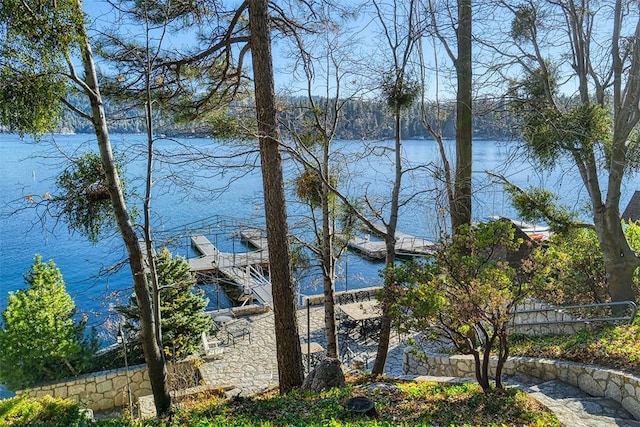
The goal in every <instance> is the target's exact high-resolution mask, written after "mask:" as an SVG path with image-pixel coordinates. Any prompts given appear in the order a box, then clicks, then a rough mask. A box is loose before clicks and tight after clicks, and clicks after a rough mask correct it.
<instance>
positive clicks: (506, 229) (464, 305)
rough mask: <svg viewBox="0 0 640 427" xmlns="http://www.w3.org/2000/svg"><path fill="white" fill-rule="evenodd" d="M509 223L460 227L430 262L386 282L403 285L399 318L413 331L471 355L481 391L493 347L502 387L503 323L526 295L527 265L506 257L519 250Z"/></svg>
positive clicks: (395, 274)
mask: <svg viewBox="0 0 640 427" xmlns="http://www.w3.org/2000/svg"><path fill="white" fill-rule="evenodd" d="M514 233H515V230H514V228H513V226H512V224H511V223H510V222H507V221H494V222H490V223H482V224H478V225H477V226H463V227H461V228H460V229H459V232H458V234H457V235H455V236H454V237H453V238H452V239H451V240H446V241H442V242H441V243H440V245H439V248H438V249H437V250H436V252H435V255H434V258H435V260H434V263H430V264H424V265H422V266H419V265H418V266H416V267H415V268H413V271H404V269H402V268H400V269H398V268H394V269H393V270H392V271H389V272H387V273H386V278H385V285H388V282H389V281H390V280H391V281H395V282H400V283H404V284H405V287H406V289H407V290H406V293H405V297H404V298H403V299H402V300H400V301H401V302H400V304H399V308H400V310H398V313H401V312H402V309H403V308H404V310H405V311H406V313H407V315H406V316H404V317H401V319H402V320H401V322H403V323H405V324H406V325H407V326H408V327H409V328H411V329H413V330H421V331H429V332H430V333H432V334H435V335H437V336H438V337H443V338H445V339H447V340H449V341H451V343H452V344H453V345H454V346H455V348H456V350H457V351H458V352H460V353H463V354H470V355H472V356H473V358H474V362H475V367H476V379H477V380H478V383H479V384H480V385H481V386H482V388H483V390H485V391H487V392H489V391H490V390H491V387H490V384H489V381H490V380H489V355H490V354H491V351H492V350H496V351H497V356H498V363H497V367H496V374H495V384H496V387H498V388H501V387H502V381H501V375H502V367H503V366H504V363H505V362H506V360H507V357H508V355H509V340H508V332H507V330H508V329H507V325H508V323H509V320H510V318H511V314H512V313H513V311H514V310H515V307H516V305H517V304H519V303H520V302H521V301H523V299H524V298H526V297H527V296H528V295H529V290H528V280H529V278H530V277H529V274H530V272H531V271H532V265H533V264H532V263H530V262H528V261H527V260H522V262H521V265H520V266H519V267H518V268H516V267H515V266H512V265H510V264H509V262H508V261H507V260H510V259H512V258H513V255H514V254H518V255H519V254H520V253H521V249H522V245H523V241H522V239H519V238H516V237H515V235H514Z"/></svg>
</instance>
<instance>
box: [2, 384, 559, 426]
mask: <svg viewBox="0 0 640 427" xmlns="http://www.w3.org/2000/svg"><path fill="white" fill-rule="evenodd" d="M378 381H379V379H375V378H372V377H367V376H348V377H347V385H346V386H345V387H343V388H335V389H332V390H329V391H325V392H322V393H314V392H309V391H301V390H294V391H293V392H291V393H289V394H286V395H280V394H279V393H278V391H277V390H273V391H270V392H267V393H264V394H260V395H257V396H255V397H252V398H232V399H231V400H226V399H224V398H222V397H221V396H220V395H212V396H205V395H199V396H194V397H193V398H192V399H191V400H188V401H183V402H181V403H179V404H178V405H177V406H178V407H179V408H178V409H177V411H176V414H175V415H174V416H173V418H172V419H171V420H164V421H162V420H145V421H144V422H138V421H131V420H128V419H125V418H121V419H109V420H99V421H95V422H94V423H93V424H92V425H95V426H110V427H142V426H145V427H146V426H148V427H171V426H199V427H210V426H225V427H227V426H229V427H234V426H243V427H244V426H415V425H422V426H444V425H446V426H560V423H559V422H558V420H557V418H556V417H555V415H553V414H552V413H550V412H548V411H547V410H546V408H544V407H543V406H542V405H540V404H539V403H538V402H537V401H535V400H534V399H532V398H531V397H530V396H528V395H527V394H526V393H524V392H521V391H519V390H516V389H505V390H497V389H496V390H494V392H492V393H489V394H486V393H483V392H482V389H481V388H480V387H479V386H478V385H477V384H472V383H460V384H438V383H434V382H426V381H415V382H414V381H391V380H389V382H386V380H385V382H384V383H382V382H378ZM390 383H393V385H394V386H395V387H394V386H388V384H390ZM381 384H385V385H387V386H386V387H383V386H381ZM372 385H374V386H372ZM355 396H365V397H369V398H370V399H372V400H373V401H374V402H375V407H376V411H377V413H378V417H377V418H370V417H367V416H364V415H360V414H353V413H349V412H348V411H346V409H345V404H346V402H347V401H348V400H349V399H350V398H351V397H355ZM11 401H16V402H18V403H19V404H20V405H21V406H23V407H24V405H28V402H33V403H32V405H33V411H32V412H33V413H32V414H31V416H30V417H29V418H19V417H14V418H6V417H5V418H3V417H4V416H5V414H6V412H5V411H2V408H3V407H7V406H9V407H10V406H15V405H16V404H17V403H16V404H14V405H12V404H11V403H9V402H11ZM4 402H6V403H3V404H2V405H4V406H2V405H0V424H1V425H10V426H27V425H39V426H40V425H41V426H54V425H56V424H50V423H47V422H46V419H44V421H43V418H38V415H37V413H38V411H39V409H38V408H40V407H41V404H40V403H39V401H31V400H27V399H24V398H14V399H10V400H8V401H4ZM49 402H52V400H51V399H50V400H49ZM57 402H58V404H59V405H60V411H61V416H64V417H65V418H64V419H65V420H71V421H72V424H69V425H87V424H85V423H83V422H82V421H80V418H74V416H73V414H69V412H68V409H69V407H70V406H69V404H68V403H65V402H64V401H60V400H58V401H57ZM14 412H15V411H14ZM22 412H29V410H23V411H22ZM47 414H50V410H49V412H48V413H47Z"/></svg>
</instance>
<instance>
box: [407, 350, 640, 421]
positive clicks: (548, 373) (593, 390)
mask: <svg viewBox="0 0 640 427" xmlns="http://www.w3.org/2000/svg"><path fill="white" fill-rule="evenodd" d="M496 363H497V358H492V359H491V362H490V368H489V370H490V375H491V376H492V377H495V366H496ZM402 369H403V372H404V373H405V374H406V375H433V376H448V377H467V378H474V379H475V370H474V362H473V357H472V356H471V355H453V356H452V355H448V354H416V352H415V350H414V349H412V348H410V347H408V348H407V349H405V352H404V360H403V367H402ZM503 373H504V375H513V374H515V373H522V374H526V375H529V376H532V377H536V378H540V379H543V380H559V381H563V382H565V383H567V384H570V385H572V386H575V387H578V388H579V389H581V390H582V391H584V392H585V393H588V394H589V395H591V396H596V397H607V398H610V399H613V400H615V401H617V402H619V403H620V404H622V406H623V407H624V408H625V409H626V410H627V411H629V412H630V413H631V414H632V415H633V416H634V417H635V418H636V419H640V403H639V401H640V378H638V377H636V376H633V375H631V374H627V373H625V372H622V371H617V370H614V369H607V368H603V367H599V366H595V365H586V364H582V363H574V362H566V361H560V360H553V359H536V358H533V357H510V358H509V359H507V361H506V363H505V365H504V370H503Z"/></svg>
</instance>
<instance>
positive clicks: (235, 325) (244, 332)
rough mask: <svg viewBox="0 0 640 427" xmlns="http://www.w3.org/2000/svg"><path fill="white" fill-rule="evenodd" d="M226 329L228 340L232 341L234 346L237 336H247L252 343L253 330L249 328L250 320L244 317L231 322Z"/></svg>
mask: <svg viewBox="0 0 640 427" xmlns="http://www.w3.org/2000/svg"><path fill="white" fill-rule="evenodd" d="M225 329H226V332H227V336H228V341H230V342H231V343H232V344H233V345H234V346H235V345H236V339H237V338H242V339H244V337H245V336H246V337H248V338H249V344H251V331H250V330H249V322H247V321H246V320H244V319H242V320H237V321H235V322H232V323H229V324H227V326H226V328H225Z"/></svg>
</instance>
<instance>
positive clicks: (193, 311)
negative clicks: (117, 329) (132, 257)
mask: <svg viewBox="0 0 640 427" xmlns="http://www.w3.org/2000/svg"><path fill="white" fill-rule="evenodd" d="M156 262H157V273H158V285H159V288H160V313H161V331H162V342H163V345H164V351H165V354H166V355H167V356H169V357H170V358H172V359H174V360H179V359H182V358H184V357H186V356H188V355H189V354H191V353H193V352H194V351H196V350H197V349H198V347H199V346H200V335H201V333H202V332H208V331H209V330H210V329H211V317H210V316H208V315H207V314H206V313H205V309H206V307H207V305H208V303H209V300H208V299H207V298H205V297H204V291H202V290H201V289H199V290H197V291H194V285H195V278H194V277H193V274H192V273H191V271H189V264H188V263H187V262H186V261H185V260H184V259H183V258H181V257H173V256H172V255H171V252H169V250H168V249H167V248H163V249H162V250H161V251H160V253H158V255H157V257H156ZM118 311H120V312H121V313H122V314H123V315H124V316H125V319H126V322H127V325H126V328H127V329H129V330H134V331H137V330H139V321H140V320H139V317H140V315H139V309H138V304H137V301H136V299H135V298H134V297H132V298H131V300H130V302H129V305H128V306H120V307H118Z"/></svg>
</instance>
